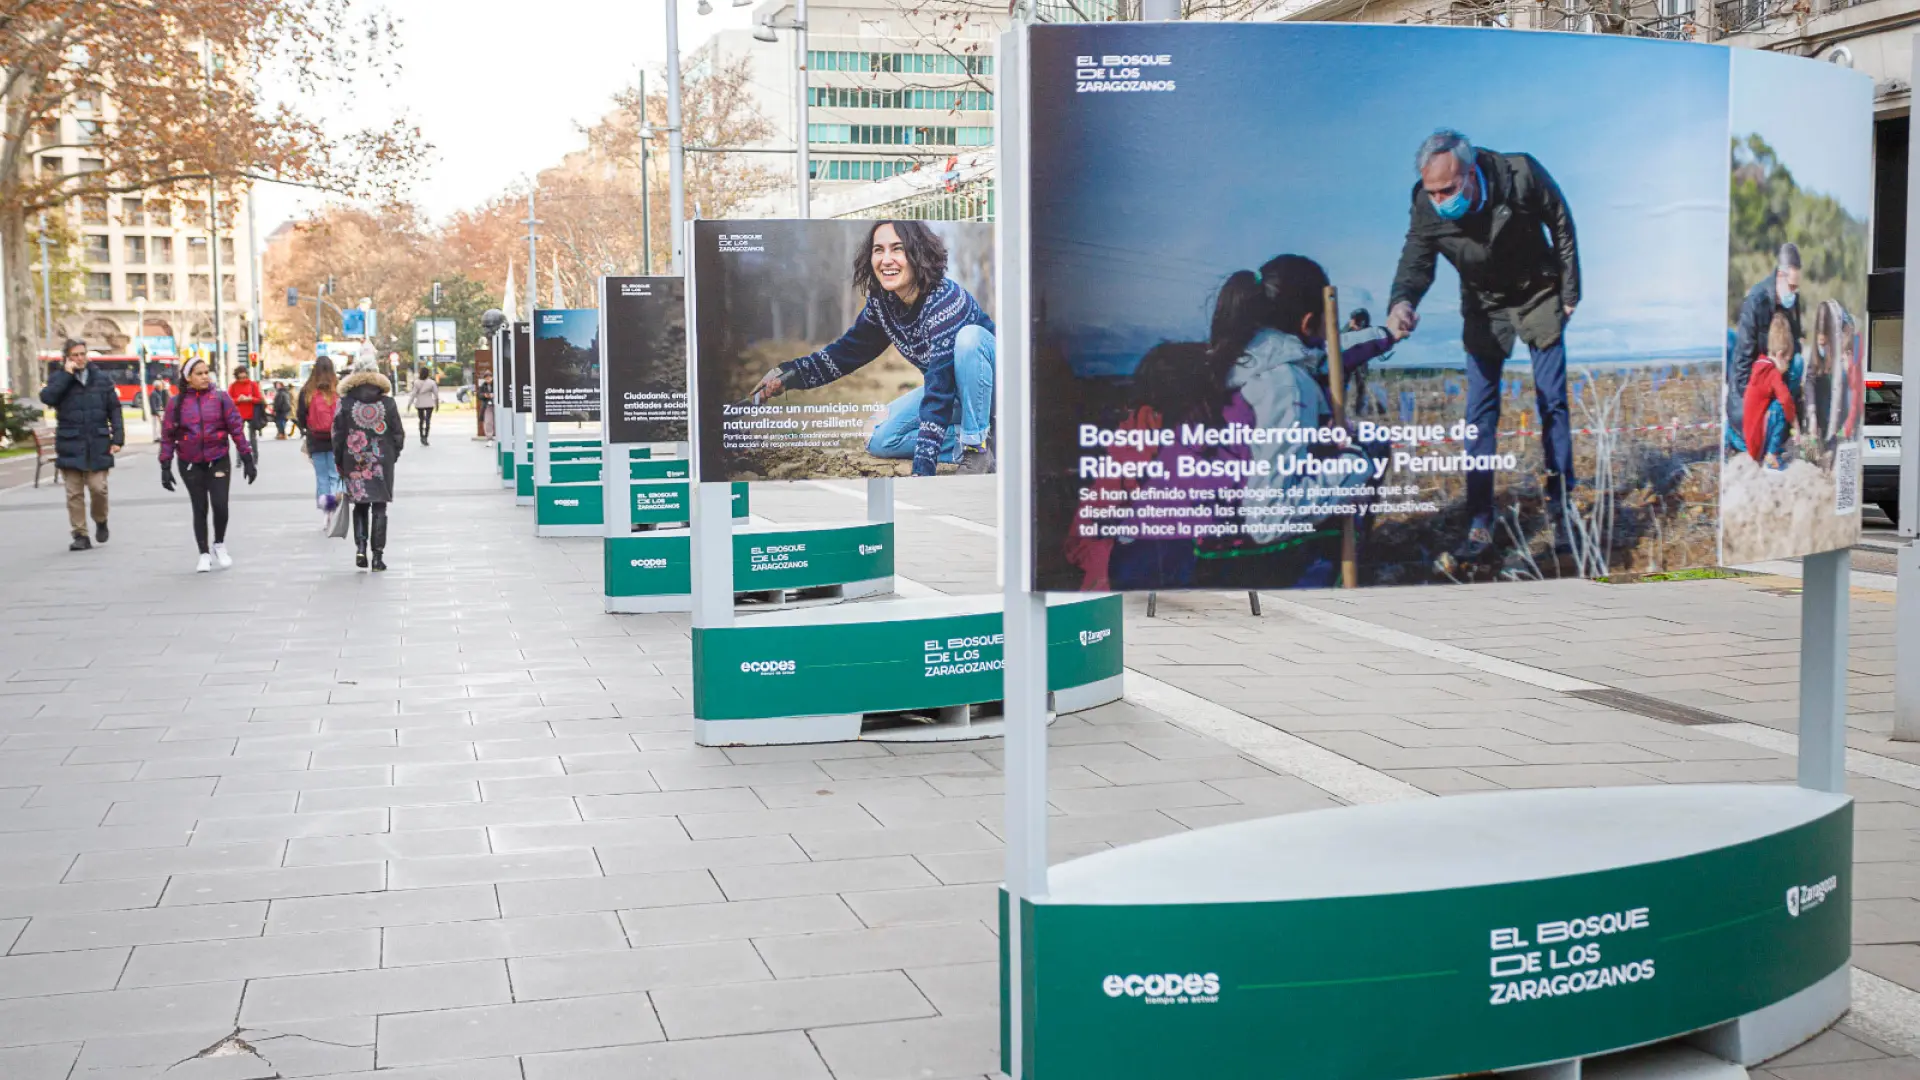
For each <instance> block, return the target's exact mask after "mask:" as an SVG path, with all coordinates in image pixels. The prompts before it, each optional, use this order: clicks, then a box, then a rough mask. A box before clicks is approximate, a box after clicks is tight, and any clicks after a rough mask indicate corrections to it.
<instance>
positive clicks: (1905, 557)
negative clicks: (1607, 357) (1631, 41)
mask: <svg viewBox="0 0 1920 1080" xmlns="http://www.w3.org/2000/svg"><path fill="white" fill-rule="evenodd" d="M1913 44H1914V46H1915V48H1914V53H1913V71H1912V75H1913V77H1914V78H1920V34H1915V35H1914V38H1913ZM1906 266H1907V274H1906V278H1907V281H1906V295H1905V306H1904V309H1903V310H1904V311H1905V312H1906V318H1905V320H1904V322H1905V325H1904V327H1903V328H1902V330H1901V334H1900V346H1901V348H1900V351H1901V365H1902V371H1903V372H1904V371H1905V364H1906V358H1907V357H1915V358H1920V148H1915V147H1914V146H1913V145H1912V144H1911V143H1909V144H1908V147H1907V253H1906ZM1915 366H1916V368H1920V360H1917V362H1916V365H1915ZM1915 382H1916V383H1920V379H1917V380H1915ZM1911 393H1913V391H1911V390H1908V389H1906V388H1905V387H1904V386H1902V387H1901V394H1902V395H1903V399H1902V403H1901V409H1900V520H1899V521H1898V522H1895V524H1897V525H1898V526H1899V527H1900V554H1899V557H1898V559H1897V560H1896V567H1897V571H1898V573H1899V578H1898V580H1897V582H1896V584H1897V590H1896V592H1895V594H1894V613H1893V614H1894V619H1893V737H1894V738H1895V739H1897V740H1900V741H1902V742H1920V544H1916V543H1915V542H1914V534H1915V531H1916V527H1917V526H1920V410H1916V409H1915V408H1914V407H1913V403H1911V402H1908V401H1905V400H1904V396H1905V395H1909V394H1911Z"/></svg>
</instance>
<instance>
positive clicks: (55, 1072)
mask: <svg viewBox="0 0 1920 1080" xmlns="http://www.w3.org/2000/svg"><path fill="white" fill-rule="evenodd" d="M80 1047H81V1044H80V1043H77V1042H63V1043H43V1044H41V1045H39V1046H16V1047H10V1048H5V1049H0V1076H4V1077H6V1078H7V1080H67V1078H68V1077H69V1076H71V1075H72V1074H73V1063H74V1061H75V1059H77V1058H79V1056H80ZM816 1060H817V1059H816ZM823 1075H824V1074H823Z"/></svg>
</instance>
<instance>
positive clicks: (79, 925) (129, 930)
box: [13, 901, 267, 955]
mask: <svg viewBox="0 0 1920 1080" xmlns="http://www.w3.org/2000/svg"><path fill="white" fill-rule="evenodd" d="M266 916H267V905H266V904H265V903H264V902H262V901H254V902H251V903H243V904H206V905H199V906H189V907H165V908H135V909H129V910H125V911H99V912H90V913H88V914H84V915H41V916H37V917H36V918H34V920H33V922H32V923H31V924H29V925H28V927H27V930H26V932H25V933H23V934H21V935H20V940H18V941H16V942H14V944H13V954H14V955H20V954H22V953H30V952H65V951H67V950H70V949H103V948H112V947H114V946H120V945H151V944H157V943H162V942H169V941H210V940H214V939H218V938H241V937H258V936H259V935H260V931H261V928H262V926H263V925H264V924H265V922H266Z"/></svg>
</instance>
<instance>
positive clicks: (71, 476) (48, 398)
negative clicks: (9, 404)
mask: <svg viewBox="0 0 1920 1080" xmlns="http://www.w3.org/2000/svg"><path fill="white" fill-rule="evenodd" d="M62 353H63V359H62V361H61V364H60V366H59V367H57V368H55V369H53V374H52V375H51V376H50V377H48V379H47V385H46V386H44V387H42V388H41V390H40V400H41V402H43V403H44V404H46V405H49V406H51V407H52V408H53V409H54V411H55V412H56V413H57V414H58V417H59V419H58V424H57V426H56V427H55V429H54V434H53V449H54V454H55V458H54V465H55V466H56V467H58V468H59V470H60V479H61V480H62V481H64V482H65V483H66V486H67V524H68V525H69V526H70V527H71V528H72V530H73V543H72V544H71V545H69V547H68V550H69V551H85V550H87V549H88V548H90V547H92V546H93V541H92V540H91V539H89V538H88V536H87V513H86V511H87V506H86V500H87V497H88V494H89V493H91V494H92V498H93V522H94V532H95V535H97V536H98V537H99V538H100V542H101V543H103V544H104V543H106V542H107V470H108V469H111V468H113V456H114V455H115V454H118V453H119V452H120V448H121V447H123V446H125V445H127V427H126V422H125V421H124V420H123V419H122V418H121V415H120V390H119V388H118V387H116V386H114V384H113V379H112V378H111V377H109V376H108V375H107V373H106V372H105V371H101V370H99V369H90V368H89V367H88V365H87V346H86V343H85V342H81V341H74V340H72V339H71V338H69V339H68V340H67V342H66V344H65V346H64V347H63V348H62Z"/></svg>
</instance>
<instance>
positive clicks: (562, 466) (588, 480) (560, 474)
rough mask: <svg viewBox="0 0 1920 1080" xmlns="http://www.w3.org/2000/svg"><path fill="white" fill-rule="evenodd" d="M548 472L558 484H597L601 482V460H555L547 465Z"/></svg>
mask: <svg viewBox="0 0 1920 1080" xmlns="http://www.w3.org/2000/svg"><path fill="white" fill-rule="evenodd" d="M547 473H548V475H549V476H551V477H552V479H553V482H554V483H556V484H597V483H599V482H600V462H599V460H598V459H595V460H592V461H555V462H553V463H552V464H550V465H548V466H547Z"/></svg>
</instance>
